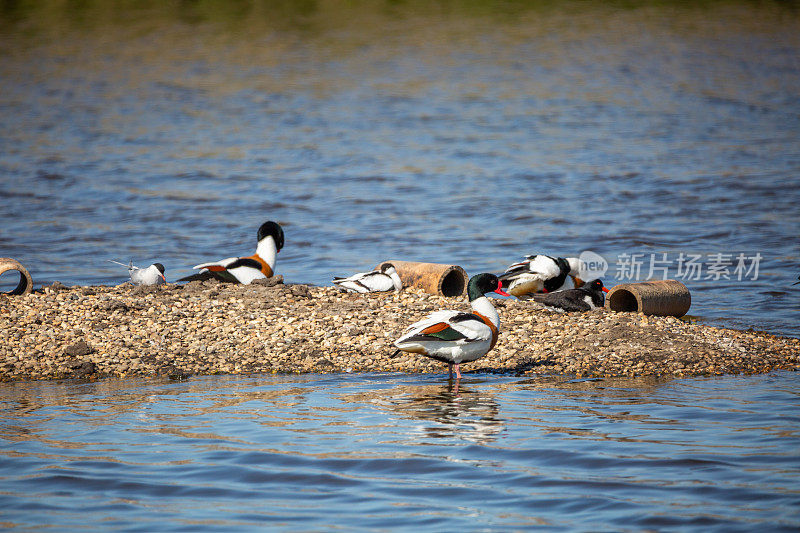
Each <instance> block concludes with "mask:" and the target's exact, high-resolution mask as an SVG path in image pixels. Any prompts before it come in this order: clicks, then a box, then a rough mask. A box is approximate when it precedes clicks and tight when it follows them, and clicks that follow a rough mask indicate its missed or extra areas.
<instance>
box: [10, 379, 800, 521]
mask: <svg viewBox="0 0 800 533" xmlns="http://www.w3.org/2000/svg"><path fill="white" fill-rule="evenodd" d="M798 379H799V376H798V374H797V373H787V372H776V373H773V374H769V375H763V376H756V377H730V376H728V377H718V378H696V379H680V380H674V381H665V382H657V381H647V380H598V381H564V380H559V379H552V378H532V379H521V378H513V377H500V376H489V375H470V376H469V377H468V378H466V379H463V380H462V381H461V382H460V384H459V385H458V387H457V388H456V387H455V386H454V384H453V383H448V382H447V380H446V379H445V378H444V377H443V376H442V375H437V376H420V375H396V374H394V375H393V374H362V375H331V376H319V375H309V376H297V377H291V376H289V377H285V376H267V377H203V378H198V379H192V380H190V381H188V382H169V381H156V380H150V381H148V380H126V381H103V382H96V383H76V382H72V383H70V382H65V383H16V384H8V383H6V384H0V480H2V486H3V488H2V490H1V491H0V523H2V524H3V525H4V526H5V527H13V528H17V529H18V530H27V529H42V528H45V527H48V526H53V527H55V528H56V529H58V530H59V531H65V530H71V529H76V530H77V529H80V530H85V529H87V528H92V529H94V528H98V527H99V528H103V529H114V530H118V531H153V530H156V529H157V530H159V531H179V530H217V531H221V530H227V531H230V530H232V529H236V530H255V529H259V528H263V527H265V526H270V527H272V528H276V529H283V530H289V531H297V530H303V531H314V530H317V531H318V530H336V529H345V530H349V531H352V530H371V531H380V530H426V531H442V530H449V531H455V530H469V531H474V530H491V531H509V530H522V529H529V528H531V527H533V526H542V527H543V528H544V529H545V530H550V531H559V530H562V531H576V530H578V531H587V530H592V531H602V530H606V531H641V530H659V531H664V530H687V529H691V530H696V529H699V528H701V529H703V531H726V532H729V531H756V530H758V531H796V530H797V528H798V527H800V509H798V493H800V484H798V475H799V474H800V453H798V450H800V433H798V427H800V426H798V417H797V412H796V411H797V401H798V393H797V391H798V388H799V386H800V382H798Z"/></svg>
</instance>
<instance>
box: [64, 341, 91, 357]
mask: <svg viewBox="0 0 800 533" xmlns="http://www.w3.org/2000/svg"><path fill="white" fill-rule="evenodd" d="M90 353H92V348H91V347H90V346H89V345H88V344H86V341H84V340H80V341H78V342H76V343H74V344H70V345H69V346H67V347H66V348H64V355H68V356H70V357H82V356H84V355H89V354H90Z"/></svg>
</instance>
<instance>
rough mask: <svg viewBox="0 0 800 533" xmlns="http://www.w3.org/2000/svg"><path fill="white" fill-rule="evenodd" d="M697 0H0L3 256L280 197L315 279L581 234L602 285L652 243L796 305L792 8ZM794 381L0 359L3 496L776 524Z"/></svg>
mask: <svg viewBox="0 0 800 533" xmlns="http://www.w3.org/2000/svg"><path fill="white" fill-rule="evenodd" d="M698 4H699V5H695V3H681V2H658V3H656V2H642V3H640V4H634V3H630V2H604V3H588V2H570V1H561V2H547V3H534V2H523V1H514V0H512V1H492V0H487V1H486V2H458V1H455V2H449V1H442V2H417V1H416V0H410V1H408V2H364V3H361V2H339V1H337V0H333V1H330V2H319V3H317V2H268V1H262V0H255V1H253V2H223V1H221V0H206V1H204V2H179V3H173V2H155V1H149V0H141V1H139V2H135V3H130V2H121V1H115V0H106V1H103V2H100V1H94V0H88V1H84V2H5V3H0V228H1V229H0V256H10V257H14V258H17V259H18V260H20V261H21V262H22V263H23V264H25V265H26V266H27V267H28V268H29V270H30V271H31V273H32V275H33V278H34V282H35V284H36V285H37V286H40V285H42V284H48V283H51V282H53V281H55V280H59V281H61V282H63V283H66V284H117V283H120V282H122V281H123V280H124V279H125V272H124V271H123V270H121V269H120V268H118V267H116V266H114V265H111V264H110V263H107V262H106V260H107V259H116V260H121V261H127V260H128V259H133V260H134V261H135V262H136V263H137V264H140V265H146V264H149V263H151V262H154V261H160V262H161V263H163V264H164V265H165V266H166V268H167V277H168V279H169V280H170V281H174V280H175V279H177V278H179V277H181V276H183V275H185V274H188V273H189V272H190V271H191V266H192V265H194V264H197V263H200V262H204V261H207V260H213V259H219V258H224V257H229V256H232V255H246V254H249V253H251V252H252V251H253V249H254V244H255V243H254V241H255V232H256V228H257V227H258V226H259V225H260V224H261V223H262V222H263V221H265V220H268V219H272V220H277V221H279V222H280V223H281V224H282V225H283V226H284V228H285V231H286V247H285V248H284V250H283V251H282V252H281V253H280V255H279V257H278V264H277V272H278V273H280V274H282V275H283V276H284V278H285V279H286V281H287V282H300V283H312V284H318V285H324V284H328V283H329V282H330V278H331V277H332V276H333V275H342V274H348V273H352V272H356V271H361V270H364V269H367V268H371V267H373V266H375V265H376V264H377V263H379V262H381V261H383V260H385V259H389V258H400V259H416V260H424V261H434V262H446V263H456V264H459V265H461V266H463V267H464V268H465V269H466V270H467V271H468V272H469V273H472V274H474V273H477V272H480V271H500V270H502V269H504V268H505V267H506V266H507V265H508V264H510V263H512V262H514V261H516V260H518V259H519V258H520V257H521V256H523V255H525V254H530V253H549V254H557V255H562V256H569V255H577V254H579V253H580V252H582V251H587V250H590V251H594V252H596V253H598V254H600V255H601V256H602V257H603V258H604V259H606V260H607V261H608V263H609V267H610V268H609V271H608V273H607V274H606V276H605V277H604V281H605V282H606V285H614V284H615V283H617V282H620V281H630V280H631V279H647V278H648V277H650V275H651V274H656V275H657V276H656V277H659V276H658V274H662V273H665V274H667V276H668V277H673V278H677V279H679V280H681V281H683V282H684V283H685V284H686V285H687V286H688V287H689V289H690V290H691V293H692V309H691V311H690V313H691V314H692V315H694V316H696V317H698V318H699V320H701V321H703V322H705V323H710V324H717V325H724V326H729V327H734V328H748V327H754V328H756V329H761V330H767V331H770V332H773V333H777V334H782V335H791V336H800V305H798V294H800V285H797V286H794V287H793V286H792V285H791V284H792V283H793V282H794V281H796V279H797V276H798V275H799V274H800V250H799V249H798V238H797V236H798V230H800V210H798V208H797V206H798V205H800V183H799V181H800V180H799V178H798V176H800V96H798V95H800V14H798V12H797V10H796V9H795V8H794V7H793V5H792V4H791V3H777V2H775V3H773V2H759V3H752V2H736V1H731V2H722V1H720V2H716V1H710V2H703V3H698ZM665 254H666V255H665ZM740 254H741V256H742V257H743V258H746V259H747V263H746V264H745V267H753V266H754V265H753V263H754V261H753V260H752V258H754V257H760V258H761V259H760V260H759V261H758V275H757V276H756V275H755V274H756V273H755V271H754V270H751V271H750V272H747V271H746V270H745V271H744V272H739V274H737V272H736V270H735V267H736V264H735V263H736V258H737V257H738V256H739V255H740ZM691 256H697V257H698V258H699V259H698V263H697V264H698V265H699V266H700V268H701V272H700V273H699V274H698V273H697V272H696V271H693V272H692V275H691V276H686V275H685V274H686V272H683V274H684V275H683V277H682V276H681V274H682V273H681V271H679V270H678V268H679V259H680V258H683V259H686V258H689V257H691ZM632 257H633V258H638V260H639V261H641V262H642V264H641V267H640V268H641V270H640V271H639V272H634V271H628V272H626V266H625V265H626V264H625V258H632ZM715 257H717V258H718V259H720V260H719V261H717V263H718V264H717V265H716V266H718V267H720V270H719V276H716V275H714V274H713V272H714V270H713V268H714V266H715V260H714V258H715ZM650 261H653V263H652V265H653V266H656V267H662V268H665V269H666V272H663V271H659V270H655V271H654V272H653V273H651V272H649V270H650V269H649V266H650V263H649V262H650ZM725 261H727V262H728V263H725ZM629 264H630V263H629ZM624 274H627V276H626V275H624ZM717 278H719V279H717ZM15 283H16V279H15V278H12V275H11V274H6V275H3V276H2V277H0V290H7V289H8V288H10V287H13V285H15ZM298 356H302V354H298ZM799 385H800V383H798V377H797V374H794V373H781V372H777V373H773V374H769V375H763V376H750V377H731V376H725V377H719V378H713V379H705V378H702V379H701V378H698V379H680V380H673V381H662V382H655V381H641V380H639V381H636V380H627V381H626V380H615V381H569V380H566V378H548V379H545V378H532V379H521V378H514V377H510V376H495V375H473V374H470V375H469V376H468V377H467V378H466V379H464V380H462V381H461V383H460V384H459V387H458V390H455V388H454V386H453V385H451V384H448V383H447V381H446V380H445V379H443V378H442V376H441V375H435V376H417V375H402V374H391V375H389V374H386V375H384V374H380V375H371V374H364V375H349V374H342V375H326V376H318V375H308V376H301V377H275V376H260V377H259V376H255V377H204V378H193V379H191V380H190V381H188V382H181V383H173V382H166V381H147V380H124V381H100V382H93V383H78V382H74V383H73V382H59V383H56V382H53V383H15V384H9V383H4V384H0V411H1V413H0V437H1V440H0V480H1V481H2V483H0V486H1V487H2V488H0V527H5V528H14V529H18V530H26V529H37V530H38V529H45V528H48V527H50V526H52V527H53V528H54V529H57V530H59V531H64V530H86V529H98V528H99V529H107V530H123V531H175V530H188V531H195V530H215V531H231V530H257V529H265V528H267V527H272V528H275V529H283V530H288V531H297V530H303V531H314V530H335V529H340V530H347V531H352V530H371V531H375V530H378V531H380V530H397V529H399V530H411V529H413V530H428V531H443V530H448V531H458V530H468V531H471V530H492V531H509V530H524V529H532V528H534V527H540V528H542V529H544V530H567V531H576V530H577V531H597V530H613V531H641V530H701V529H702V530H703V531H724V532H730V531H755V530H758V531H760V530H769V531H781V530H786V531H797V530H798V528H800V512H799V511H798V501H800V498H798V495H799V494H800V482H799V481H798V471H799V469H800V459H799V458H798V452H797V450H800V442H798V432H797V428H798V427H800V426H798V417H797V406H798V396H797V390H800V387H799Z"/></svg>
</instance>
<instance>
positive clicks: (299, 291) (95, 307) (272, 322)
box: [0, 280, 800, 381]
mask: <svg viewBox="0 0 800 533" xmlns="http://www.w3.org/2000/svg"><path fill="white" fill-rule="evenodd" d="M495 302H497V307H498V312H499V313H500V338H499V341H498V343H497V345H496V346H495V348H494V349H493V350H492V351H491V352H489V354H488V355H487V356H486V357H484V358H482V359H480V360H478V361H475V362H472V363H468V364H465V365H463V366H462V372H470V371H472V372H493V373H508V374H513V375H527V374H559V375H569V376H577V377H610V376H666V375H672V376H695V375H712V374H723V373H748V374H749V373H762V372H769V371H771V370H775V369H788V370H798V369H800V357H799V354H800V339H795V338H785V337H778V336H774V335H769V334H766V333H762V332H757V331H736V330H730V329H725V328H717V327H710V326H705V325H703V324H699V323H689V322H684V321H682V320H679V319H676V318H673V317H655V316H650V317H644V316H643V315H639V314H635V313H615V312H611V311H606V310H604V309H599V310H595V311H592V312H588V313H560V312H554V311H550V310H547V309H545V308H543V307H541V306H539V305H538V304H535V303H532V302H522V301H517V300H503V301H501V300H495ZM436 309H460V310H465V311H466V310H469V304H468V303H467V302H466V300H465V299H460V298H459V299H453V298H445V297H442V296H435V295H430V294H426V293H424V292H422V291H421V290H417V289H414V288H410V289H405V290H404V291H403V292H402V294H400V295H397V294H393V293H383V294H380V293H379V294H366V295H361V294H349V293H343V292H341V291H339V290H337V289H335V288H333V287H313V286H308V285H284V284H283V283H282V282H281V281H280V280H275V281H274V282H270V283H263V284H257V285H249V286H241V285H230V284H220V283H217V282H214V281H208V282H191V283H188V284H186V285H174V284H167V285H163V286H158V287H151V288H148V290H146V291H142V290H138V289H137V288H135V287H132V286H131V285H129V284H122V285H118V286H116V287H103V286H97V287H65V286H63V285H61V284H57V285H52V286H48V287H44V288H43V289H40V290H38V291H35V292H34V293H32V294H30V295H27V296H25V297H15V296H5V295H0V381H11V380H37V379H64V378H81V379H96V378H101V377H104V378H108V377H128V376H166V377H169V378H170V379H176V380H183V379H188V378H189V377H190V376H192V375H203V374H219V373H247V374H252V373H278V372H280V373H296V372H307V373H311V372H313V373H328V372H370V371H375V372H414V373H417V372H422V373H445V372H447V367H446V365H444V364H442V363H439V362H436V361H432V360H430V359H427V358H425V357H422V356H418V355H414V354H400V355H398V356H397V357H390V356H391V354H392V353H393V352H394V346H393V345H392V341H393V340H394V339H395V338H397V337H398V336H400V334H401V332H402V331H403V330H404V329H405V328H406V326H408V325H409V324H411V323H412V322H414V321H416V320H419V319H420V318H422V317H424V316H425V315H427V314H428V313H430V312H431V311H432V310H436Z"/></svg>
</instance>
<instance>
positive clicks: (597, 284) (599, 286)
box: [583, 279, 608, 292]
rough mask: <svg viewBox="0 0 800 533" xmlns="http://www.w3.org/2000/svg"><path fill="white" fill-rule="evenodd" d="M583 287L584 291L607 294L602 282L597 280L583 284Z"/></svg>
mask: <svg viewBox="0 0 800 533" xmlns="http://www.w3.org/2000/svg"><path fill="white" fill-rule="evenodd" d="M583 287H584V288H585V289H589V290H590V291H603V292H608V289H606V287H605V285H603V281H602V280H599V279H593V280H592V281H589V282H588V283H585V284H584V285H583Z"/></svg>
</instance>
